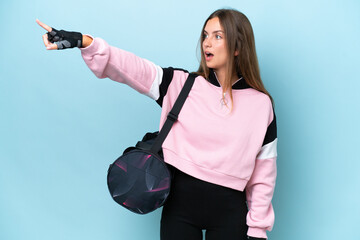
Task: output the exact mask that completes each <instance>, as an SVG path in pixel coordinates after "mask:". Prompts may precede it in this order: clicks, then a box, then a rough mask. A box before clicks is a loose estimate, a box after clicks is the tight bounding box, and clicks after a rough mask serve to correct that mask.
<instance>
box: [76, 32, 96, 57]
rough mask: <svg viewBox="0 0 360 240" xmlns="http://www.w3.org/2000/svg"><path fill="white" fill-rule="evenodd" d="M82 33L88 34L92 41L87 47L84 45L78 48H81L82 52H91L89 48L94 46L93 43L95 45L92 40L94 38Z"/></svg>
mask: <svg viewBox="0 0 360 240" xmlns="http://www.w3.org/2000/svg"><path fill="white" fill-rule="evenodd" d="M83 35H86V36H89V37H91V38H92V42H91V43H90V45H89V46H87V47H84V48H79V49H80V50H81V52H82V53H86V52H91V50H92V49H93V48H94V45H96V44H95V43H94V42H95V38H94V37H93V36H91V35H89V34H83Z"/></svg>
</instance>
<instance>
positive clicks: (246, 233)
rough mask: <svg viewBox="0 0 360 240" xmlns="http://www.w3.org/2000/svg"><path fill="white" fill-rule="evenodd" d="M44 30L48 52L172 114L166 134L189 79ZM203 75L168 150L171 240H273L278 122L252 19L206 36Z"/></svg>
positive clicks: (227, 22)
mask: <svg viewBox="0 0 360 240" xmlns="http://www.w3.org/2000/svg"><path fill="white" fill-rule="evenodd" d="M37 22H38V23H39V24H40V26H42V27H43V28H44V29H45V30H47V31H48V33H46V34H44V35H43V40H44V43H45V46H46V47H47V49H48V50H53V49H66V48H72V47H80V49H81V54H82V57H83V59H84V61H85V62H86V64H87V65H88V67H89V68H90V69H91V70H92V71H93V72H94V74H95V75H96V76H97V77H98V78H105V77H108V78H110V79H112V80H115V81H118V82H121V83H125V84H127V85H129V86H131V87H132V88H134V89H135V90H137V91H138V92H140V93H143V94H145V95H148V96H149V97H151V98H153V99H154V100H156V102H157V103H158V104H159V105H160V106H162V113H161V120H160V127H161V126H162V125H163V124H164V121H165V119H166V116H167V113H168V112H169V111H170V109H171V107H172V105H173V104H174V101H175V100H176V98H177V96H178V94H179V92H180V90H181V88H182V86H183V84H184V82H185V80H186V78H187V76H188V72H187V71H185V70H182V69H175V68H161V67H159V66H157V65H155V64H154V63H152V62H150V61H148V60H145V59H142V58H140V57H137V56H135V55H134V54H132V53H129V52H126V51H124V50H121V49H118V48H115V47H113V46H109V45H108V44H107V43H106V42H105V41H104V40H103V39H101V38H93V37H91V36H90V35H82V34H81V33H78V32H67V31H63V30H61V31H58V30H56V29H54V28H51V27H49V26H47V25H46V24H43V23H41V22H40V21H38V20H37ZM200 41H201V46H202V47H201V63H200V67H199V69H198V72H197V74H198V75H199V76H198V77H197V78H196V80H195V83H194V85H193V87H192V89H191V91H190V94H189V96H188V98H187V100H186V102H185V104H184V106H183V108H182V110H181V112H180V114H179V118H178V121H177V122H176V123H175V124H174V125H173V127H172V129H171V131H170V133H169V135H168V136H167V138H166V140H165V142H164V143H163V146H162V147H163V153H164V158H165V161H166V162H167V163H168V164H170V165H172V166H173V167H174V168H175V177H174V180H173V182H172V186H171V188H172V189H171V194H170V196H169V198H168V200H167V202H166V203H165V205H164V207H163V211H162V217H161V239H162V240H177V239H181V240H183V239H186V240H200V239H202V230H203V229H205V230H206V239H207V240H223V239H226V240H231V239H234V240H235V239H236V240H240V239H248V238H249V239H266V238H267V235H266V231H267V230H268V231H270V230H271V229H272V226H273V223H274V212H273V208H272V204H271V199H272V196H273V192H274V187H275V179H276V157H277V153H276V144H277V135H276V118H275V114H274V112H273V105H272V98H271V96H270V95H269V93H268V92H267V91H266V90H265V88H264V85H263V83H262V81H261V78H260V71H259V66H258V61H257V56H256V51H255V42H254V35H253V31H252V27H251V24H250V22H249V20H248V19H247V17H246V16H245V15H244V14H242V13H240V12H238V11H236V10H231V9H220V10H217V11H215V12H214V13H212V14H211V15H210V16H209V18H208V19H207V20H206V21H205V24H204V27H203V29H202V32H201V38H200Z"/></svg>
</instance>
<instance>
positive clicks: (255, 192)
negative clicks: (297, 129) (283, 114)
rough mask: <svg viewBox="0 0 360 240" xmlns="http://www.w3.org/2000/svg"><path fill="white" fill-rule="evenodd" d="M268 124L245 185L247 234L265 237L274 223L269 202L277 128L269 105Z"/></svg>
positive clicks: (271, 193)
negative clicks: (247, 210) (251, 171)
mask: <svg viewBox="0 0 360 240" xmlns="http://www.w3.org/2000/svg"><path fill="white" fill-rule="evenodd" d="M269 115H270V121H269V122H270V124H269V125H268V128H267V131H266V134H265V138H264V142H263V144H262V147H261V150H260V152H259V153H258V155H257V157H256V160H255V168H254V172H253V174H252V176H251V178H250V180H249V182H248V184H247V186H246V198H247V203H248V208H249V212H248V214H247V218H246V221H247V225H248V226H249V229H248V236H251V237H258V238H267V235H266V231H271V230H272V227H273V225H274V220H275V216H274V210H273V206H272V203H271V200H272V197H273V193H274V189H275V181H276V173H277V172H276V171H277V170H276V158H277V149H276V148H277V129H276V116H275V113H274V112H273V110H272V107H271V113H270V114H269Z"/></svg>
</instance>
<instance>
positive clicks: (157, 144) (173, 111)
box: [150, 73, 197, 153]
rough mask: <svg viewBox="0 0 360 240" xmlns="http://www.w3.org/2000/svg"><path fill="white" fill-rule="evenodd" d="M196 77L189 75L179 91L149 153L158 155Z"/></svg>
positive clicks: (193, 74) (192, 74)
mask: <svg viewBox="0 0 360 240" xmlns="http://www.w3.org/2000/svg"><path fill="white" fill-rule="evenodd" d="M196 77H197V75H196V74H195V73H190V74H189V76H188V78H187V79H186V82H185V84H184V86H183V88H182V89H181V92H180V94H179V96H178V98H177V99H176V101H175V104H174V106H173V107H172V109H171V111H170V112H169V113H168V115H167V118H166V121H165V123H164V125H163V127H162V128H161V130H160V132H159V134H158V136H157V137H156V139H155V142H154V144H153V145H152V147H151V148H150V151H152V152H155V153H159V151H160V150H161V146H162V144H163V142H164V141H165V138H166V137H167V135H168V134H169V132H170V129H171V127H172V126H173V124H174V123H175V122H176V121H177V118H178V115H179V113H180V110H181V108H182V106H183V105H184V103H185V100H186V98H187V96H188V95H189V92H190V90H191V88H192V86H193V84H194V82H195V78H196Z"/></svg>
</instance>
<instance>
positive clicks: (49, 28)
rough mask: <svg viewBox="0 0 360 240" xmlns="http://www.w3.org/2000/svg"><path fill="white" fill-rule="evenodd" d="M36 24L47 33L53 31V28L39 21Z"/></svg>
mask: <svg viewBox="0 0 360 240" xmlns="http://www.w3.org/2000/svg"><path fill="white" fill-rule="evenodd" d="M36 22H37V23H38V24H39V25H40V26H41V27H42V28H44V29H45V30H46V31H48V32H51V31H52V27H49V26H48V25H46V24H45V23H43V22H40V20H39V19H36Z"/></svg>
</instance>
